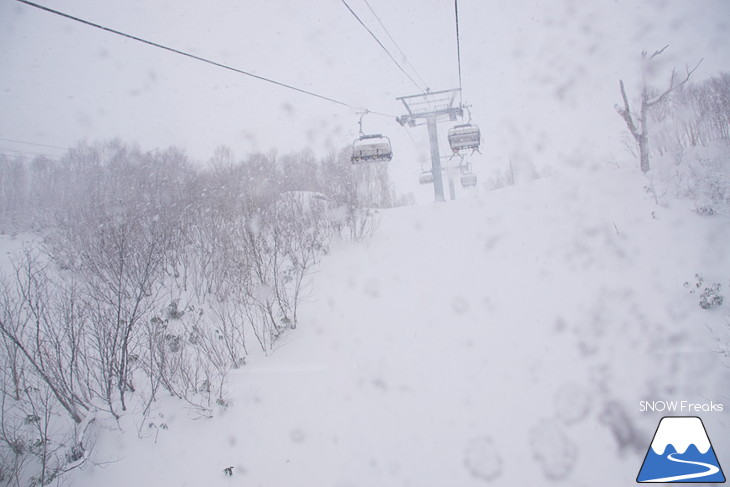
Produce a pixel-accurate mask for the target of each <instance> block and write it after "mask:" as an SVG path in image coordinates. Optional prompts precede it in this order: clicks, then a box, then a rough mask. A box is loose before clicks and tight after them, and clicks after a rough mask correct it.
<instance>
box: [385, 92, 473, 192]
mask: <svg viewBox="0 0 730 487" xmlns="http://www.w3.org/2000/svg"><path fill="white" fill-rule="evenodd" d="M460 91H461V90H460V89H459V88H455V89H452V90H442V91H429V90H426V93H422V94H420V95H409V96H401V97H400V98H396V100H400V101H402V102H403V105H405V107H406V111H407V112H408V113H407V114H406V115H402V116H400V117H398V118H396V120H397V121H398V123H399V124H401V125H403V126H404V125H406V124H408V126H409V127H415V126H416V125H422V124H423V122H420V123H419V121H422V120H425V121H426V122H425V123H426V125H427V126H428V139H429V141H430V143H431V174H433V192H434V196H435V197H436V201H444V183H443V179H442V177H441V159H440V155H439V142H438V131H437V128H436V123H437V122H438V121H439V119H441V118H445V117H448V118H449V120H451V121H454V120H456V119H457V117H460V116H462V115H463V114H464V111H463V109H462V108H461V106H457V105H456V97H457V95H458V94H459V92H460ZM451 194H452V199H453V194H454V193H453V189H452V192H451Z"/></svg>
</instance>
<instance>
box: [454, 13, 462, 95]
mask: <svg viewBox="0 0 730 487" xmlns="http://www.w3.org/2000/svg"><path fill="white" fill-rule="evenodd" d="M454 17H455V18H456V59H457V61H458V64H459V105H463V104H464V99H463V96H462V89H461V39H460V37H459V0H454Z"/></svg>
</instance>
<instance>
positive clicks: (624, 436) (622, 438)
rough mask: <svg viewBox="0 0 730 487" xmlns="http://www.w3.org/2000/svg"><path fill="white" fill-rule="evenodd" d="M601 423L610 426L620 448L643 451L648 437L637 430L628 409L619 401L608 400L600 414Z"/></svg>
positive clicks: (622, 451)
mask: <svg viewBox="0 0 730 487" xmlns="http://www.w3.org/2000/svg"><path fill="white" fill-rule="evenodd" d="M600 420H601V423H603V424H605V425H606V426H608V428H609V429H610V430H611V432H612V433H613V437H614V438H615V439H616V442H617V443H618V447H619V450H620V451H621V453H624V452H625V451H626V450H634V451H635V452H637V453H643V451H644V448H645V447H646V445H644V442H645V441H646V438H643V436H642V435H639V433H638V432H637V431H636V427H635V426H634V422H633V421H632V420H631V418H630V417H629V415H628V414H627V413H626V409H625V408H624V407H623V406H622V405H621V404H620V403H619V402H618V401H608V402H607V403H606V405H605V406H604V408H603V411H602V412H601V416H600Z"/></svg>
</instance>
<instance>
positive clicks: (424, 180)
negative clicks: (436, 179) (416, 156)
mask: <svg viewBox="0 0 730 487" xmlns="http://www.w3.org/2000/svg"><path fill="white" fill-rule="evenodd" d="M418 182H419V183H421V184H431V183H433V173H432V172H431V171H423V172H421V174H420V175H419V176H418Z"/></svg>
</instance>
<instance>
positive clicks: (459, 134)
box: [449, 123, 482, 152]
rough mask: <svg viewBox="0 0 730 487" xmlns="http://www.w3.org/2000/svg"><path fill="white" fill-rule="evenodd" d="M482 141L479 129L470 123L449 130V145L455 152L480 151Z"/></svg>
mask: <svg viewBox="0 0 730 487" xmlns="http://www.w3.org/2000/svg"><path fill="white" fill-rule="evenodd" d="M481 139H482V134H481V132H480V131H479V127H477V126H476V125H472V124H470V123H466V124H463V125H456V126H455V127H452V128H451V129H450V130H449V145H450V146H451V150H452V151H454V152H458V151H460V150H465V149H479V142H481Z"/></svg>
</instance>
